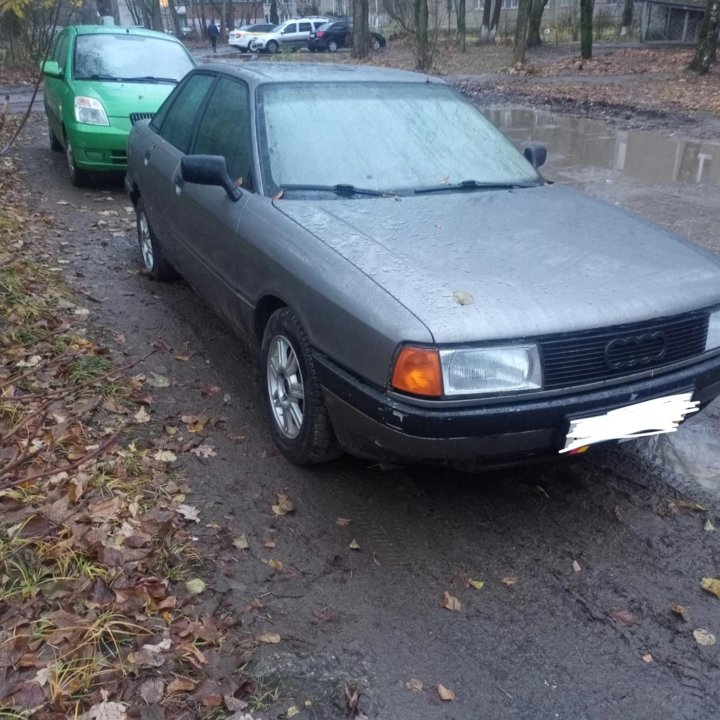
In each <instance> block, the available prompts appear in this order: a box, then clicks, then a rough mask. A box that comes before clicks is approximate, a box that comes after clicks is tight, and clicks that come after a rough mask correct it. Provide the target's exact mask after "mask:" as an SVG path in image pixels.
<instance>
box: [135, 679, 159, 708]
mask: <svg viewBox="0 0 720 720" xmlns="http://www.w3.org/2000/svg"><path fill="white" fill-rule="evenodd" d="M164 690H165V684H164V683H163V681H162V680H146V681H145V682H144V683H143V684H142V685H141V686H140V697H141V698H142V699H143V700H144V701H145V702H146V703H147V704H148V705H156V704H157V703H159V702H160V701H161V700H162V699H163V692H164Z"/></svg>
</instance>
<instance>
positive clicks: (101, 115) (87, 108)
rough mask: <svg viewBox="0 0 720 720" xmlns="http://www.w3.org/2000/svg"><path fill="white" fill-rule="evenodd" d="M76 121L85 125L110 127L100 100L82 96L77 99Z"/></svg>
mask: <svg viewBox="0 0 720 720" xmlns="http://www.w3.org/2000/svg"><path fill="white" fill-rule="evenodd" d="M75 120H77V121H78V122H79V123H83V124H85V125H109V124H110V122H109V121H108V116H107V113H106V112H105V108H104V107H103V106H102V103H101V102H100V101H99V100H96V99H95V98H91V97H84V96H82V95H80V96H78V97H76V98H75Z"/></svg>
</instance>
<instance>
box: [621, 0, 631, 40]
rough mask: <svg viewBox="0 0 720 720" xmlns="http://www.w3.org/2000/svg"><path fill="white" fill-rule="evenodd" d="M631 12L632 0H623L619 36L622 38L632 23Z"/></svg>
mask: <svg viewBox="0 0 720 720" xmlns="http://www.w3.org/2000/svg"><path fill="white" fill-rule="evenodd" d="M633 11H634V7H633V0H625V5H623V14H622V26H621V28H620V35H621V36H622V37H625V35H627V34H628V32H629V30H630V26H631V25H632V21H633Z"/></svg>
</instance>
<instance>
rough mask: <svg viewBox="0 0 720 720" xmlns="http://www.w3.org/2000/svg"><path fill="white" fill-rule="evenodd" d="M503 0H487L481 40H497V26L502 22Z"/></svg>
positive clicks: (484, 6)
mask: <svg viewBox="0 0 720 720" xmlns="http://www.w3.org/2000/svg"><path fill="white" fill-rule="evenodd" d="M501 8H502V0H495V2H494V3H493V0H485V2H484V4H483V16H482V26H481V27H480V42H481V43H486V42H495V35H496V34H497V27H498V24H499V23H500V10H501Z"/></svg>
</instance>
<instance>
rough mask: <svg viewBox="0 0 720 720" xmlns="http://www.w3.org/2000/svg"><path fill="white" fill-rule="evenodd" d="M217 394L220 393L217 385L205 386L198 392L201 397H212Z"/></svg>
mask: <svg viewBox="0 0 720 720" xmlns="http://www.w3.org/2000/svg"><path fill="white" fill-rule="evenodd" d="M219 392H220V388H219V387H218V386H217V385H206V386H205V387H204V388H203V389H202V390H201V391H200V394H201V395H202V396H203V397H213V396H214V395H217V394H218V393H219Z"/></svg>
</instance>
